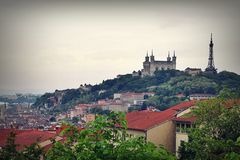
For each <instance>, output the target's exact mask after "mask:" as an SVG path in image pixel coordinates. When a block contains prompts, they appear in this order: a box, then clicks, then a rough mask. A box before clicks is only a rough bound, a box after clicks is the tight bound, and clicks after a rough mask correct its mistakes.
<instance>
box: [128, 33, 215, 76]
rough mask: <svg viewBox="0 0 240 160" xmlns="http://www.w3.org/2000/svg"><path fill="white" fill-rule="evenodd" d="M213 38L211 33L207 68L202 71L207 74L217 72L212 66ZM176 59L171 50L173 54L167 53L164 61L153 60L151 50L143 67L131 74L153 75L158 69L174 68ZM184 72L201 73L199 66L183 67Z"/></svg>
mask: <svg viewBox="0 0 240 160" xmlns="http://www.w3.org/2000/svg"><path fill="white" fill-rule="evenodd" d="M213 45H214V44H213V40H212V34H211V39H210V43H209V57H208V65H207V68H206V69H205V71H204V73H207V74H215V73H217V69H216V68H215V66H214V58H213ZM176 60H177V57H176V55H175V51H173V56H172V57H170V53H168V56H167V59H166V61H163V60H161V61H160V60H155V57H154V55H153V50H152V52H151V56H150V57H149V56H148V52H147V55H146V57H145V61H144V62H143V69H142V70H141V71H140V70H139V71H137V72H136V71H133V73H132V76H142V77H144V76H152V75H154V72H155V71H158V70H176ZM185 72H186V73H188V74H190V75H193V76H195V75H198V74H200V73H202V72H203V71H202V69H201V68H190V67H187V68H186V69H185Z"/></svg>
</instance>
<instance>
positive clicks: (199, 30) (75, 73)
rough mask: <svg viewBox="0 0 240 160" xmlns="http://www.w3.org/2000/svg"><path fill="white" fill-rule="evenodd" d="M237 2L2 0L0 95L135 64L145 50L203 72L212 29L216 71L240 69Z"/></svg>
mask: <svg viewBox="0 0 240 160" xmlns="http://www.w3.org/2000/svg"><path fill="white" fill-rule="evenodd" d="M239 8H240V2H239V1H238V0H230V1H222V0H209V1H207V0H206V1H205V0H203V1H190V0H182V1H181V2H179V1H176V0H170V1H164V0H159V1H153V0H150V1H144V0H142V1H134V0H130V1H121V2H120V1H107V0H105V1H101V0H99V1H77V2H76V1H42V2H33V1H20V2H19V1H2V2H0V34H1V36H0V75H1V76H0V94H10V93H16V92H21V93H45V92H52V91H54V90H55V89H59V90H61V89H67V88H77V87H79V86H80V84H85V83H87V84H96V83H101V82H102V81H103V80H106V79H110V78H114V77H116V76H117V75H118V74H127V73H132V71H134V70H141V69H142V68H143V67H142V62H143V61H144V57H145V55H146V52H147V50H148V52H151V50H152V49H153V50H154V55H155V59H156V60H166V57H167V55H168V51H170V52H171V54H172V52H173V50H175V51H176V56H177V69H179V70H184V69H185V68H187V67H194V68H201V69H202V70H204V69H205V68H206V67H207V63H208V45H209V40H210V34H211V33H213V43H214V62H215V67H216V68H218V72H220V71H223V70H227V71H231V72H235V73H237V74H240V67H239V59H240V55H239V53H238V52H239V50H240V45H239V44H240V36H239V34H240V33H239V28H240V18H239V17H240V10H239Z"/></svg>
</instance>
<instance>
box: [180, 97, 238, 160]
mask: <svg viewBox="0 0 240 160" xmlns="http://www.w3.org/2000/svg"><path fill="white" fill-rule="evenodd" d="M229 104H230V105H229ZM239 104H240V103H239V101H236V100H232V102H231V103H229V101H224V100H222V99H213V100H209V101H203V102H199V103H198V108H197V109H195V110H194V114H195V115H196V116H197V121H196V123H195V127H194V128H192V129H191V130H190V132H189V142H183V143H182V145H181V147H180V159H183V160H190V159H191V160H192V159H196V160H198V159H210V160H224V159H225V160H231V159H232V160H233V159H234V160H235V159H240V123H239V122H240V105H239Z"/></svg>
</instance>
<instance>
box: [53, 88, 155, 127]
mask: <svg viewBox="0 0 240 160" xmlns="http://www.w3.org/2000/svg"><path fill="white" fill-rule="evenodd" d="M154 95H155V93H153V92H142V93H135V92H125V93H115V94H114V95H113V99H102V100H98V101H97V103H90V104H78V105H76V106H75V107H74V108H72V109H70V110H69V111H68V112H66V113H61V114H59V115H58V116H57V117H56V120H57V121H61V120H62V119H65V118H70V119H73V118H74V117H79V118H82V120H84V121H83V123H87V122H89V121H91V120H93V119H94V118H93V117H94V116H93V114H91V113H92V111H93V110H94V109H96V108H97V109H101V110H103V111H106V110H107V111H114V112H125V113H127V112H128V110H129V107H131V106H139V107H140V106H141V105H142V104H143V102H145V101H147V98H148V97H151V96H154Z"/></svg>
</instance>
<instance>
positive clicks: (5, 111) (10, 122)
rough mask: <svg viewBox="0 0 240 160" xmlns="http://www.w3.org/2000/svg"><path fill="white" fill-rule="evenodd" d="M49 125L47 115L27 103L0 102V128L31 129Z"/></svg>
mask: <svg viewBox="0 0 240 160" xmlns="http://www.w3.org/2000/svg"><path fill="white" fill-rule="evenodd" d="M47 125H49V116H47V115H45V114H41V113H40V112H39V110H37V109H33V108H31V107H30V105H29V104H28V103H16V104H7V103H4V104H0V129H1V128H19V129H32V128H39V127H43V126H47Z"/></svg>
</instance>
